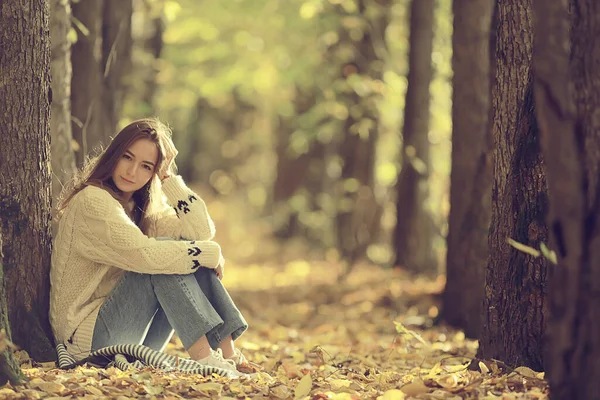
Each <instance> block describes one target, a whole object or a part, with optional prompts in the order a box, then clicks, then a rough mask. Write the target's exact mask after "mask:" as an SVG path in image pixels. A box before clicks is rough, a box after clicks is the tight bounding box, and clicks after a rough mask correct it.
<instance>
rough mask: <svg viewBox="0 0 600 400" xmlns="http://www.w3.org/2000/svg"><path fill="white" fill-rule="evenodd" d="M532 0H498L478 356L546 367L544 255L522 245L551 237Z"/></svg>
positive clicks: (536, 245)
mask: <svg viewBox="0 0 600 400" xmlns="http://www.w3.org/2000/svg"><path fill="white" fill-rule="evenodd" d="M531 4H532V3H531V0H526V1H522V0H503V1H499V2H498V11H497V21H496V24H497V29H496V41H497V43H496V50H495V53H496V68H495V85H494V86H493V88H492V107H493V110H494V116H493V124H494V128H493V138H494V152H493V159H494V185H493V191H492V222H491V225H490V259H489V262H488V264H487V268H486V279H485V298H484V309H483V313H482V323H483V328H482V331H481V336H480V338H479V350H478V354H477V357H478V358H484V359H490V358H494V359H498V360H501V361H504V362H506V363H507V364H509V365H525V366H528V367H530V368H533V369H535V370H537V371H540V370H543V362H542V359H543V358H542V354H543V351H542V343H543V337H544V319H545V317H547V316H548V313H547V308H548V305H547V301H546V261H545V259H543V258H536V257H535V256H533V255H530V254H527V253H524V252H522V251H519V250H517V249H515V248H513V247H511V245H510V244H509V243H508V242H507V239H513V240H515V241H517V242H519V243H522V244H525V245H528V246H530V247H533V248H539V247H540V243H542V242H545V243H547V237H548V233H547V228H546V222H545V218H546V212H547V202H548V201H547V189H546V178H545V173H544V170H543V167H542V157H541V154H540V152H541V150H540V145H539V133H538V127H537V123H536V119H535V116H534V109H535V108H534V99H533V79H532V50H531V49H532V45H533V43H532V41H533V13H532V8H531Z"/></svg>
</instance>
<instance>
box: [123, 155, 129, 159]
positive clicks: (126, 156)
mask: <svg viewBox="0 0 600 400" xmlns="http://www.w3.org/2000/svg"><path fill="white" fill-rule="evenodd" d="M123 158H124V159H126V160H131V157H129V156H128V155H127V154H123Z"/></svg>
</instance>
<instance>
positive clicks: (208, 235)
mask: <svg viewBox="0 0 600 400" xmlns="http://www.w3.org/2000/svg"><path fill="white" fill-rule="evenodd" d="M162 189H163V192H164V194H165V195H166V197H167V202H168V203H169V205H170V206H171V207H170V208H167V209H166V210H164V211H163V212H162V213H160V214H159V215H158V216H157V217H156V218H155V219H154V230H153V232H154V235H153V236H155V237H170V238H176V239H179V238H184V239H187V240H210V239H212V238H213V237H214V236H215V224H214V222H213V220H212V219H211V218H210V215H209V214H208V210H207V208H206V203H204V200H202V198H200V196H198V195H197V194H196V193H194V192H193V191H192V190H191V189H189V188H188V187H187V186H186V184H185V183H184V182H183V179H182V178H181V176H179V175H177V176H172V177H170V178H167V179H165V180H164V181H163V183H162Z"/></svg>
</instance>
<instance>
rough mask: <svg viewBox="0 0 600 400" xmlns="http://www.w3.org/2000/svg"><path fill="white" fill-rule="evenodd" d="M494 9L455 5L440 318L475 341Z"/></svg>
mask: <svg viewBox="0 0 600 400" xmlns="http://www.w3.org/2000/svg"><path fill="white" fill-rule="evenodd" d="M493 7H494V1H493V0H477V1H473V0H454V35H453V57H452V61H453V69H454V78H453V84H452V86H453V88H454V89H453V97H452V114H453V115H452V121H453V123H452V127H453V132H452V172H451V174H450V215H449V217H448V239H447V243H448V253H447V263H446V277H447V278H446V288H445V290H444V306H443V318H444V320H445V321H446V322H448V323H449V324H451V325H453V326H456V327H458V328H461V329H463V330H464V331H465V334H466V335H467V336H469V337H473V338H477V337H478V335H479V332H480V329H481V326H480V318H481V304H482V301H483V288H484V284H485V266H486V263H487V257H488V240H487V231H488V229H489V226H490V218H491V201H490V197H491V194H492V162H491V161H492V160H491V155H492V148H491V144H492V128H491V124H490V110H491V107H490V105H491V82H492V81H491V73H490V62H491V56H490V27H491V19H492V10H493ZM494 56H495V55H494Z"/></svg>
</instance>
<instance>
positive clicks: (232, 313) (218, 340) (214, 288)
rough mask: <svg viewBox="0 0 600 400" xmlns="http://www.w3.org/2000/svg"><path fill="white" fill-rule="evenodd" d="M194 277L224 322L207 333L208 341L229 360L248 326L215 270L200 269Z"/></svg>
mask: <svg viewBox="0 0 600 400" xmlns="http://www.w3.org/2000/svg"><path fill="white" fill-rule="evenodd" d="M193 275H194V276H195V277H196V281H197V282H198V285H199V286H200V289H201V290H202V292H203V293H204V295H205V296H206V298H207V299H208V301H209V302H210V304H211V306H212V308H214V310H215V311H216V312H217V313H218V314H219V317H220V318H221V319H222V320H223V321H224V323H223V324H222V325H219V326H217V327H215V328H214V329H212V330H211V331H209V332H208V333H207V335H206V336H207V338H208V341H209V343H210V345H211V347H212V348H213V349H216V348H217V347H219V348H221V349H222V350H223V356H224V357H226V358H229V357H231V356H232V355H233V352H234V346H233V341H234V340H236V339H237V338H238V337H240V336H241V335H242V333H244V331H246V329H248V324H247V323H246V320H245V319H244V317H243V316H242V314H241V312H240V311H239V310H238V308H237V307H236V305H235V303H234V302H233V300H232V299H231V296H230V295H229V293H228V292H227V289H225V286H223V283H222V282H221V280H220V279H219V278H218V277H217V274H215V272H214V271H213V270H211V269H208V268H199V269H198V271H196V272H195V273H194V274H193Z"/></svg>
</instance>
